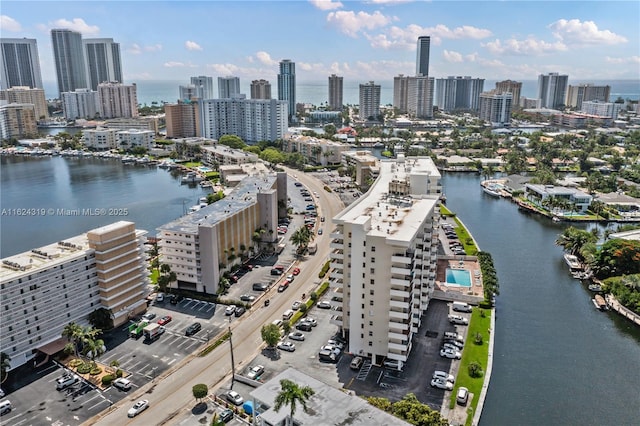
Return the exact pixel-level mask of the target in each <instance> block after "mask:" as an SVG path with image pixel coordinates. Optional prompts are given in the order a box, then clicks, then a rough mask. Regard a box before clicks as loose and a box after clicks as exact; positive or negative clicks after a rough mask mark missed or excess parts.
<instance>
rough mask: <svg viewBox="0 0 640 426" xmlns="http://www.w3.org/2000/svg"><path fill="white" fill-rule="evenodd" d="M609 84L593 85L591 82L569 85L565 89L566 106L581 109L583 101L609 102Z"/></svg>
mask: <svg viewBox="0 0 640 426" xmlns="http://www.w3.org/2000/svg"><path fill="white" fill-rule="evenodd" d="M610 95H611V86H609V85H607V86H594V85H593V84H577V85H575V86H572V85H569V88H568V89H567V102H566V106H567V107H570V108H576V109H578V110H581V109H582V103H583V102H585V101H599V102H609V96H610Z"/></svg>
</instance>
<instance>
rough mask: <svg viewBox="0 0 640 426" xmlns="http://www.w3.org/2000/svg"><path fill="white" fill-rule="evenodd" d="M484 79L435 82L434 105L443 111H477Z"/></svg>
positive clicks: (441, 80) (465, 78) (451, 77)
mask: <svg viewBox="0 0 640 426" xmlns="http://www.w3.org/2000/svg"><path fill="white" fill-rule="evenodd" d="M483 88H484V78H471V77H469V76H465V77H453V76H450V77H447V78H438V79H437V80H436V104H437V105H438V108H440V109H441V110H443V111H477V110H478V108H479V106H480V93H482V91H483Z"/></svg>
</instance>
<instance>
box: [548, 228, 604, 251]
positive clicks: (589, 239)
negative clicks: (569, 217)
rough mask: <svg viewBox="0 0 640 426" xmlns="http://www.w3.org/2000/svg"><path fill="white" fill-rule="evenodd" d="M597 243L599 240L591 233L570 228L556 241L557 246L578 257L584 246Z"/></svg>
mask: <svg viewBox="0 0 640 426" xmlns="http://www.w3.org/2000/svg"><path fill="white" fill-rule="evenodd" d="M596 241H597V238H596V237H595V236H594V235H593V234H592V233H591V232H589V231H583V230H581V229H577V228H574V227H573V226H570V227H568V228H566V229H565V230H564V231H563V232H562V234H561V235H560V236H559V237H558V238H557V239H556V245H559V246H560V247H562V248H563V249H564V250H565V251H567V252H569V253H571V254H573V255H578V254H579V253H580V250H581V249H582V247H583V246H584V245H586V244H588V243H595V242H596Z"/></svg>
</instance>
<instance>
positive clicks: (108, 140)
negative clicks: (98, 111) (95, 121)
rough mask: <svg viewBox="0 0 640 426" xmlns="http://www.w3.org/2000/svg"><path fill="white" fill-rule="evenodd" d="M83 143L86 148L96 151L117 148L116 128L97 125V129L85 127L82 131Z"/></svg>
mask: <svg viewBox="0 0 640 426" xmlns="http://www.w3.org/2000/svg"><path fill="white" fill-rule="evenodd" d="M82 137H83V143H84V145H85V146H86V147H87V148H91V149H95V150H96V151H108V150H111V149H118V148H120V147H119V146H118V130H117V129H106V128H104V127H99V128H97V129H87V130H85V131H83V132H82Z"/></svg>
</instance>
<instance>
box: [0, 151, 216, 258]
mask: <svg viewBox="0 0 640 426" xmlns="http://www.w3.org/2000/svg"><path fill="white" fill-rule="evenodd" d="M0 161H1V163H0V166H1V167H0V178H1V182H2V186H1V187H0V210H2V216H1V217H0V257H7V256H10V255H13V254H16V253H21V252H24V251H27V250H31V249H32V248H36V247H40V246H43V245H46V244H50V243H54V242H56V241H59V240H61V239H63V238H68V237H71V236H74V235H78V234H81V233H83V232H86V231H88V230H91V229H94V228H97V227H99V226H103V225H107V224H109V223H112V222H116V221H118V220H127V221H132V222H135V223H136V227H137V228H139V229H144V230H146V231H148V232H149V234H148V235H149V236H153V235H155V234H156V232H157V231H156V228H157V227H158V226H160V225H162V224H164V223H167V222H169V221H171V220H173V219H176V218H178V217H180V216H182V215H183V213H184V212H185V211H188V209H189V207H191V206H193V205H196V204H198V199H199V198H200V197H203V196H206V194H207V193H208V192H207V191H206V190H204V189H202V188H201V187H200V186H197V185H182V184H181V183H180V175H177V174H175V173H172V172H169V171H167V170H164V169H159V168H157V167H155V166H154V167H150V166H139V165H125V164H122V162H121V161H119V160H115V159H99V158H69V157H35V158H34V157H19V156H3V157H2V158H1V160H0ZM19 209H30V210H28V211H26V212H23V211H19ZM31 209H34V210H31ZM100 209H104V211H102V210H100ZM78 210H79V213H78ZM19 213H22V214H21V215H18V214H19Z"/></svg>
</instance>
